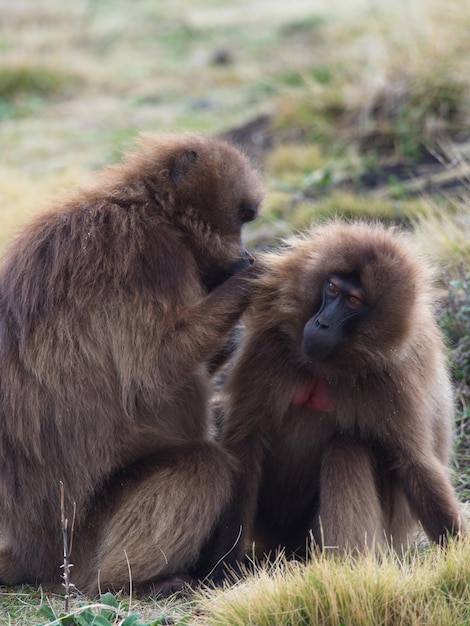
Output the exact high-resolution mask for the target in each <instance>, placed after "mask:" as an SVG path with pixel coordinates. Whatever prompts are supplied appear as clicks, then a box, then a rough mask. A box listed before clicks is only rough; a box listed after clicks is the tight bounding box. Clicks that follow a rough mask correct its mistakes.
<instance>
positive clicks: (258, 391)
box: [218, 220, 463, 565]
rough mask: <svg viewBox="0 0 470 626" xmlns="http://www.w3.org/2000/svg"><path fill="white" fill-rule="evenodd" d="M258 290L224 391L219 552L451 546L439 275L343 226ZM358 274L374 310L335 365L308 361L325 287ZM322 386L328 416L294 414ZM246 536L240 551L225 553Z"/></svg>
mask: <svg viewBox="0 0 470 626" xmlns="http://www.w3.org/2000/svg"><path fill="white" fill-rule="evenodd" d="M259 261H261V264H262V265H264V266H265V271H264V273H263V275H262V278H261V279H260V281H261V285H260V287H259V289H260V290H259V292H257V294H256V296H255V298H254V300H253V302H252V305H251V306H250V308H249V310H248V311H247V313H246V314H245V317H244V320H245V323H246V336H245V339H244V342H243V345H242V347H241V349H240V351H239V354H238V356H237V357H236V359H235V363H234V365H233V370H232V371H231V373H230V374H229V378H228V381H227V383H226V387H225V392H224V393H225V398H226V416H225V424H224V427H223V432H222V443H223V445H224V446H225V447H226V449H228V450H230V451H231V452H232V453H233V454H234V455H235V456H236V457H237V458H238V459H239V461H240V468H241V470H240V474H239V476H238V478H237V481H236V482H237V485H238V490H237V492H236V493H235V494H234V497H233V499H232V502H231V507H230V508H229V509H228V510H227V511H226V515H225V519H224V526H223V527H222V528H223V532H221V533H219V536H218V537H219V548H218V549H219V552H220V554H221V556H222V555H223V554H225V553H226V555H225V560H226V562H227V563H228V564H231V565H233V564H234V561H235V560H236V559H238V560H240V559H242V557H243V548H244V543H245V541H246V540H247V539H251V540H252V539H253V538H254V539H256V541H257V543H258V546H261V547H262V548H263V549H265V550H272V549H275V548H276V547H278V546H282V547H285V548H286V549H287V550H288V551H289V550H293V551H295V550H297V549H298V548H299V547H301V546H302V545H303V546H305V545H306V539H307V537H308V535H309V532H312V534H313V538H314V540H315V541H316V543H317V544H319V545H321V546H328V547H336V548H339V549H340V550H341V551H346V552H348V551H351V550H352V551H363V550H364V549H365V548H366V547H367V548H371V547H373V546H377V545H384V544H385V543H389V542H393V545H394V546H395V547H396V548H400V546H402V545H405V544H406V543H407V542H408V540H409V537H410V535H411V533H412V532H413V531H414V530H415V528H416V524H417V522H418V521H419V522H421V524H422V525H423V527H424V530H425V531H426V533H427V534H428V536H429V538H430V539H431V540H433V541H436V542H443V541H445V539H446V534H447V533H448V532H455V533H457V532H459V531H462V530H463V522H462V520H461V519H460V517H459V515H460V511H459V505H458V503H457V500H456V497H455V494H454V490H453V488H452V485H451V482H450V480H449V471H448V464H449V457H450V453H451V431H452V424H453V400H452V389H451V384H450V382H449V373H448V367H447V363H446V350H445V347H444V343H443V339H442V336H441V332H440V330H439V328H438V326H437V324H436V321H435V319H434V315H433V303H434V301H435V293H434V289H433V280H432V274H431V271H430V270H429V269H428V267H427V265H426V263H425V262H424V261H423V259H421V258H420V257H419V255H417V254H416V253H415V252H414V251H413V246H412V244H411V242H410V241H409V240H408V237H407V236H406V235H405V234H400V233H399V232H397V231H395V230H393V229H390V230H388V229H386V228H384V227H382V226H380V225H367V224H365V223H356V224H354V223H353V224H348V223H346V222H342V221H341V220H336V221H332V222H330V223H328V224H326V225H323V226H318V227H316V228H313V229H312V230H311V231H310V232H308V233H307V234H306V235H305V236H302V237H297V238H293V239H292V240H291V241H289V242H288V245H287V246H286V247H285V248H284V249H283V250H282V251H281V252H279V253H270V254H266V255H264V257H263V256H262V257H261V258H259V259H258V262H259ZM354 271H357V272H358V273H359V275H360V279H361V282H362V286H363V288H364V290H365V294H366V298H367V301H368V303H369V305H370V309H369V310H368V311H367V314H365V315H364V316H363V318H362V319H359V320H358V321H357V323H356V325H355V327H354V331H352V334H350V335H348V337H347V339H346V340H345V341H344V343H343V344H342V348H341V349H340V351H339V353H338V354H337V355H336V356H335V357H332V358H330V359H329V360H325V361H323V362H315V359H314V357H312V359H311V360H309V359H308V358H307V357H306V355H305V354H304V353H303V352H302V351H301V340H302V333H303V329H304V326H305V324H306V323H307V321H308V320H309V319H310V318H312V316H313V315H314V314H315V313H316V311H317V310H318V309H319V306H320V304H321V292H322V288H323V284H324V282H325V280H326V278H327V277H328V276H329V275H331V274H348V273H351V272H354ZM316 377H321V378H322V379H324V380H326V384H327V386H328V389H329V392H330V394H331V397H333V398H334V399H335V401H336V410H335V411H334V412H332V413H331V412H320V411H314V410H313V409H311V408H307V407H305V406H294V405H293V404H292V400H293V397H294V395H295V393H296V390H298V389H299V388H301V387H303V386H304V385H305V384H307V383H308V382H309V381H311V380H312V379H314V378H316ZM240 528H243V537H242V540H241V541H240V542H239V543H238V546H237V548H236V549H235V550H233V551H230V549H231V547H232V545H233V544H234V542H235V541H236V537H237V535H238V533H239V531H240Z"/></svg>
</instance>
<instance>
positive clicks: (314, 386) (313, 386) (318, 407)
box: [292, 378, 336, 413]
mask: <svg viewBox="0 0 470 626" xmlns="http://www.w3.org/2000/svg"><path fill="white" fill-rule="evenodd" d="M292 404H295V405H296V406H308V407H309V408H311V409H313V410H314V411H324V412H327V413H330V412H331V411H334V410H335V408H336V403H335V399H334V398H333V396H332V395H331V391H330V389H329V387H328V383H327V382H326V381H325V380H324V379H323V378H314V379H313V380H311V381H310V383H308V385H306V386H305V387H301V388H300V389H298V390H297V391H296V393H295V395H294V398H293V400H292Z"/></svg>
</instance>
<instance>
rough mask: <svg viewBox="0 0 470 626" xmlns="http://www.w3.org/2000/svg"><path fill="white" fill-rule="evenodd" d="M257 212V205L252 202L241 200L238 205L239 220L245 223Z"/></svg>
mask: <svg viewBox="0 0 470 626" xmlns="http://www.w3.org/2000/svg"><path fill="white" fill-rule="evenodd" d="M257 213H258V205H257V204H254V203H252V202H242V203H241V205H240V210H239V215H240V220H241V221H242V222H243V224H245V223H246V222H252V221H253V220H254V219H255V217H256V215H257Z"/></svg>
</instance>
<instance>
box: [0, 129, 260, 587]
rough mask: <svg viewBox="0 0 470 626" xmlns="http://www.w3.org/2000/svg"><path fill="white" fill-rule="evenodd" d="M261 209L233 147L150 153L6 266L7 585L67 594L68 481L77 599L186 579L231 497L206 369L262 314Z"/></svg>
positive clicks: (42, 224)
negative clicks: (255, 235)
mask: <svg viewBox="0 0 470 626" xmlns="http://www.w3.org/2000/svg"><path fill="white" fill-rule="evenodd" d="M260 199H261V190H260V183H259V179H258V177H257V175H256V174H255V173H254V172H253V171H252V169H251V168H250V166H249V164H248V162H247V160H246V159H245V158H244V157H243V156H242V155H241V154H240V153H239V152H238V151H237V150H236V149H235V148H233V147H232V146H230V145H228V144H227V143H225V142H223V141H218V140H213V139H204V138H201V137H197V136H193V135H182V136H172V135H169V136H161V137H158V136H157V137H154V136H150V137H148V138H147V139H146V140H144V141H143V144H142V147H141V150H140V151H138V152H136V153H135V154H132V155H129V157H128V159H127V161H126V162H124V163H122V164H119V165H116V166H112V167H109V168H107V169H106V170H105V171H104V172H103V173H102V174H101V175H100V176H99V177H98V179H97V181H96V184H94V185H93V186H91V187H90V188H87V189H84V190H80V191H78V192H77V193H75V194H74V195H73V196H71V197H69V198H68V199H66V200H64V201H63V202H61V203H60V204H58V205H57V206H55V207H53V209H52V210H51V211H50V212H49V213H47V214H45V215H41V216H40V217H38V218H37V219H36V220H35V221H34V222H33V223H32V224H30V225H29V226H28V227H27V228H26V229H25V230H24V232H23V233H22V234H21V235H20V236H19V238H18V239H17V241H16V242H14V243H13V245H12V246H11V247H10V249H9V250H8V251H7V254H6V257H5V259H4V262H3V268H2V270H1V272H0V424H1V426H0V459H1V460H0V525H1V533H2V536H3V548H2V550H1V552H0V583H2V584H16V583H23V582H54V581H57V582H59V581H60V573H61V570H60V566H61V563H62V546H61V535H60V507H59V502H60V499H59V484H60V481H63V483H64V486H65V495H66V513H67V516H68V518H69V520H71V519H72V510H73V503H74V502H75V503H76V507H77V514H76V522H75V531H74V536H73V549H72V555H71V557H72V562H73V564H74V567H73V582H74V583H75V584H76V586H77V587H78V588H79V589H81V590H82V591H84V592H87V593H95V592H96V591H97V589H98V587H97V585H98V581H100V584H101V589H107V588H120V587H122V586H125V585H126V584H127V583H128V582H129V569H130V573H131V577H132V581H133V584H134V587H135V588H138V587H139V586H141V585H144V584H145V585H147V584H149V583H152V582H155V581H156V583H155V588H156V589H157V590H158V589H163V590H165V589H167V588H168V589H172V588H173V586H174V582H175V581H176V582H178V581H179V580H187V578H188V577H189V576H190V574H191V572H192V571H193V570H194V568H195V567H196V563H197V560H198V557H199V553H200V551H201V549H202V547H203V545H204V542H205V540H206V538H207V536H208V535H209V533H210V531H211V529H212V527H213V525H214V523H215V521H216V520H217V517H218V514H219V512H220V510H221V508H222V507H223V505H224V503H225V502H226V500H227V498H228V496H229V486H230V480H231V475H232V474H231V472H232V464H231V461H230V459H229V457H228V455H227V454H226V453H225V452H224V451H222V450H221V449H220V447H219V445H217V444H216V443H215V442H214V441H213V438H212V435H211V429H212V425H211V418H210V415H209V411H208V383H209V380H208V374H207V367H206V364H207V362H208V360H209V359H210V358H212V357H214V355H215V354H216V352H217V351H218V350H219V349H221V348H222V347H223V343H224V341H225V338H226V335H227V334H228V332H229V330H230V329H231V327H232V326H233V324H234V323H236V321H237V319H238V318H239V316H240V315H241V313H242V312H243V310H244V309H245V307H246V305H247V304H248V302H249V299H250V297H251V295H250V294H251V291H252V287H251V285H253V284H254V283H253V280H251V279H250V275H251V272H252V268H246V269H243V271H241V272H239V270H240V269H241V267H242V266H243V265H248V263H247V261H246V259H245V258H244V256H245V254H246V253H245V252H244V250H243V249H242V247H241V241H240V230H241V226H242V224H243V222H244V221H246V220H247V219H251V218H252V217H253V215H254V214H255V213H253V211H254V212H255V211H256V208H257V205H258V204H259V202H260ZM231 274H236V275H233V276H232V277H230V278H229V276H230V275H231Z"/></svg>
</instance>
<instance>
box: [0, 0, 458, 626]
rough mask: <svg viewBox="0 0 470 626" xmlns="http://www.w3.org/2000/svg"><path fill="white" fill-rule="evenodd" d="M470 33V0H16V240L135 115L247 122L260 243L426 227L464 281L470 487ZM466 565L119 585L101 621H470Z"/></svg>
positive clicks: (1, 89) (12, 219)
mask: <svg viewBox="0 0 470 626" xmlns="http://www.w3.org/2000/svg"><path fill="white" fill-rule="evenodd" d="M469 32H470V0H459V1H457V0H449V1H448V2H446V3H442V2H438V1H437V0H414V1H413V2H405V1H404V0H403V1H400V2H387V1H386V0H363V1H360V0H354V2H347V1H346V0H337V1H336V2H335V1H333V2H331V1H330V2H327V1H326V0H325V1H322V0H289V2H285V1H284V0H233V1H232V2H230V3H227V2H224V1H223V0H196V1H195V2H192V3H188V2H183V1H182V0H158V2H155V1H152V0H136V2H132V3H130V2H125V0H112V1H111V0H100V1H99V0H80V1H79V2H76V3H74V4H68V3H61V2H59V0H18V1H17V2H7V1H6V0H0V52H1V55H0V150H1V151H0V250H2V249H4V248H5V246H6V245H7V244H8V242H9V241H10V240H11V238H12V237H13V236H14V235H15V232H16V231H17V230H18V229H19V228H20V227H21V224H22V223H24V222H25V221H26V220H27V219H28V218H29V217H31V216H32V215H34V214H35V213H37V212H38V211H40V210H41V208H42V207H44V206H46V205H47V203H48V201H49V199H50V198H51V197H54V196H57V195H60V194H61V193H62V192H63V191H64V190H66V189H68V188H69V187H71V186H75V185H80V184H84V183H86V181H87V180H88V179H89V178H90V176H92V174H93V171H94V170H96V169H98V168H100V167H101V166H103V165H104V164H107V163H110V162H113V161H116V160H117V159H118V158H120V155H121V153H122V152H123V151H125V150H126V149H128V148H130V147H131V146H132V144H133V142H134V140H135V139H136V137H137V135H138V133H140V132H148V131H150V132H155V131H157V132H158V131H162V130H165V131H167V130H172V131H180V130H195V131H201V132H205V133H211V134H216V133H224V132H226V131H228V130H231V131H232V132H233V134H234V135H235V136H236V137H237V139H238V140H240V141H241V140H243V145H244V147H245V149H246V150H247V151H248V152H249V153H250V154H252V155H253V158H254V159H255V161H256V163H257V164H258V165H259V167H260V168H262V170H263V172H264V175H265V180H266V186H267V197H266V201H265V205H264V210H263V214H262V216H261V217H260V219H259V220H257V222H256V223H254V224H253V225H252V226H251V225H250V229H249V230H248V231H247V233H246V235H247V241H248V242H249V244H250V245H251V246H252V247H254V248H256V247H257V246H261V245H263V244H264V243H265V242H266V241H269V242H271V241H272V240H274V239H276V238H278V237H279V236H281V235H283V234H285V233H288V232H291V231H293V230H296V229H301V228H303V227H304V226H306V225H307V224H308V223H309V222H310V221H311V220H312V218H319V217H320V218H321V217H323V216H328V215H332V214H342V215H353V216H354V215H357V216H364V217H378V218H381V219H384V220H386V221H394V222H399V223H403V224H406V225H409V226H410V227H412V228H414V229H415V231H416V234H417V236H418V237H419V239H420V240H421V242H422V245H423V248H424V249H425V251H426V252H427V253H428V254H429V255H431V256H432V258H433V259H434V260H435V261H436V263H438V264H439V267H440V268H441V273H442V285H443V288H444V289H445V294H447V295H446V297H445V298H444V303H443V306H442V309H441V312H440V318H441V321H442V325H443V328H444V330H445V332H446V333H447V335H448V337H449V346H450V349H451V356H452V360H453V367H454V374H455V384H456V398H457V408H458V411H457V418H456V455H455V467H454V477H455V484H456V487H457V489H458V491H459V494H460V497H461V499H462V501H464V502H465V501H466V502H468V501H470V415H469V411H470V408H469V407H470V383H469V381H470V313H469V311H470V274H469V271H468V267H469V261H470V202H469V200H470V192H469V184H470V114H469V111H470V107H469V104H470V38H469V37H468V33H469ZM234 129H235V130H234ZM469 580H470V545H469V543H468V541H466V542H462V543H461V544H460V545H458V546H452V547H451V550H450V551H449V552H448V553H441V552H437V551H436V550H435V549H432V548H429V549H424V550H423V549H421V550H420V551H418V552H416V553H413V554H411V555H407V557H406V559H405V560H404V561H397V560H396V559H394V558H385V559H384V561H383V562H382V563H380V564H379V563H376V562H374V561H372V560H370V561H369V560H366V561H365V562H354V561H352V562H347V563H340V562H337V561H335V560H334V559H320V560H319V561H315V562H313V563H312V565H311V566H310V567H308V568H305V567H301V566H299V565H297V564H290V565H286V564H285V563H283V562H282V561H280V562H279V563H278V564H277V566H275V567H274V568H273V570H272V571H261V572H257V573H256V574H255V575H254V576H251V577H249V578H247V580H244V581H243V582H241V583H240V584H239V585H236V586H234V587H232V588H231V589H229V590H227V591H225V592H222V591H219V592H217V593H214V592H209V593H207V594H203V595H202V596H196V597H189V598H184V599H181V598H173V599H170V600H165V601H158V600H152V601H148V602H141V601H140V602H137V601H135V600H133V601H131V603H130V606H129V598H118V604H119V603H121V604H119V606H118V607H117V608H116V607H111V609H106V608H105V609H103V608H100V607H96V608H95V609H93V611H92V613H93V614H94V615H99V616H100V617H99V619H98V618H97V621H96V622H95V623H96V624H97V626H99V625H101V626H103V625H105V624H110V623H116V624H118V623H119V624H120V623H122V620H123V619H124V618H125V617H126V616H129V615H132V614H135V615H137V616H138V617H136V618H135V620H137V621H138V623H141V624H142V623H145V624H150V623H155V624H158V623H164V620H163V619H160V618H162V616H163V617H164V616H166V615H170V616H172V617H173V618H175V621H178V620H180V622H179V623H185V624H188V623H193V622H194V623H200V624H233V625H235V624H237V625H238V624H239V625H242V624H253V625H255V624H286V625H287V624H292V625H294V624H338V625H340V624H345V625H346V624H347V625H352V624H355V625H362V624H449V625H450V624H465V623H469V624H470V612H469V608H468V607H469V605H470V598H469V595H468V593H469V592H468V584H465V581H467V583H468V581H469ZM73 606H74V608H77V606H78V604H77V602H76V601H75V602H74V605H73ZM86 606H87V605H85V607H82V609H83V610H84V611H86ZM62 607H63V598H62V597H61V596H56V595H54V594H51V593H49V592H46V591H45V590H42V589H39V590H38V589H31V588H22V589H12V590H9V589H6V590H0V625H1V624H15V625H16V624H18V625H25V626H30V625H32V624H41V625H42V624H46V623H48V622H51V621H53V618H54V615H58V614H59V613H60V612H61V610H62ZM103 610H104V613H103ZM90 611H91V609H90ZM106 611H108V612H106ZM90 615H91V613H86V612H85V613H83V612H82V613H81V618H79V617H76V618H74V620H75V621H73V622H71V623H77V624H78V623H81V624H82V626H87V625H88V624H91V623H92V620H91V617H90ZM79 619H81V620H82V621H81V622H80V621H79ZM87 620H88V621H87ZM100 620H101V621H100ZM106 620H107V621H106ZM128 624H131V619H130V618H128ZM125 626H128V625H127V624H126V625H125ZM135 626H137V622H135Z"/></svg>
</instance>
